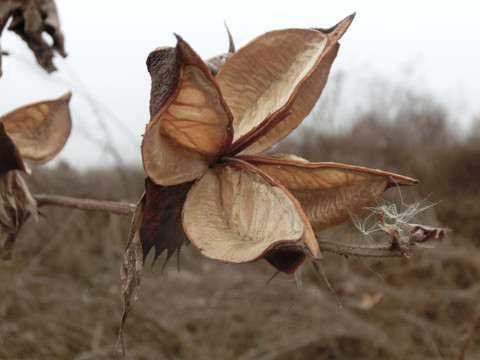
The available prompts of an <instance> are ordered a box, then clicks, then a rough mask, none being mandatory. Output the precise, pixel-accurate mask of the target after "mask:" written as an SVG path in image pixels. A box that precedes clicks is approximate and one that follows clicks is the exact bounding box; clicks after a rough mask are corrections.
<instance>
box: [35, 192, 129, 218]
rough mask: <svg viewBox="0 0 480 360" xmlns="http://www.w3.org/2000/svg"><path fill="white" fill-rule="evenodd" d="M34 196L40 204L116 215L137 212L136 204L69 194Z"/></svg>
mask: <svg viewBox="0 0 480 360" xmlns="http://www.w3.org/2000/svg"><path fill="white" fill-rule="evenodd" d="M33 198H34V199H35V200H36V201H37V205H38V206H45V205H53V206H62V207H68V208H73V209H81V210H87V211H103V212H108V213H111V214H116V215H126V216H131V215H133V213H134V212H135V207H136V205H135V204H128V203H122V202H117V201H108V200H93V199H78V198H73V197H69V196H60V195H46V194H35V195H33Z"/></svg>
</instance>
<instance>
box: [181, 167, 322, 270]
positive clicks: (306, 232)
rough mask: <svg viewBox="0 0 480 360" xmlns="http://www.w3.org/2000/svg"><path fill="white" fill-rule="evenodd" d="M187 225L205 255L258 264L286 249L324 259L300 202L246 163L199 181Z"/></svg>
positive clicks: (217, 170) (220, 169) (189, 205)
mask: <svg viewBox="0 0 480 360" xmlns="http://www.w3.org/2000/svg"><path fill="white" fill-rule="evenodd" d="M227 165H228V166H227ZM183 226H184V229H185V233H186V234H187V236H188V238H189V239H190V241H191V242H192V243H193V244H194V245H195V246H196V247H197V248H198V249H199V250H200V252H201V253H202V254H203V255H205V256H207V257H209V258H212V259H216V260H220V261H224V262H231V263H244V262H250V261H254V260H257V259H259V258H262V257H263V256H265V255H266V254H267V253H268V252H269V251H271V250H272V249H274V248H275V247H277V246H280V245H291V246H296V247H298V248H299V249H301V250H303V253H307V254H309V255H310V256H311V257H313V258H318V257H320V250H319V249H318V244H317V242H316V240H315V236H314V234H313V232H312V229H311V227H310V224H309V223H308V220H307V219H306V218H305V215H304V214H303V211H302V209H301V208H300V206H299V204H298V202H297V201H296V200H295V199H294V198H293V197H292V196H291V195H290V193H288V191H286V190H285V189H284V188H283V187H282V186H280V185H278V184H277V183H276V182H275V180H273V179H272V178H270V177H269V176H268V175H266V174H263V173H261V172H260V171H258V169H256V168H255V167H253V166H251V165H249V164H248V163H245V162H243V161H240V160H234V159H230V160H229V161H228V162H226V164H225V166H217V167H215V168H213V169H209V170H208V171H207V172H206V173H205V175H203V176H202V177H201V178H200V179H199V180H198V181H197V182H196V183H195V185H194V186H193V187H192V189H191V190H190V192H189V193H188V195H187V201H186V202H185V206H184V210H183Z"/></svg>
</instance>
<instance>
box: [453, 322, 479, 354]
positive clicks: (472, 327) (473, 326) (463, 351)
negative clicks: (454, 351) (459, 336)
mask: <svg viewBox="0 0 480 360" xmlns="http://www.w3.org/2000/svg"><path fill="white" fill-rule="evenodd" d="M479 325H480V313H478V314H477V315H475V317H474V318H473V320H472V322H471V323H470V328H469V329H468V333H467V336H466V337H465V339H464V340H463V343H462V347H461V348H460V355H458V360H463V359H465V354H466V352H467V347H468V343H469V342H470V339H471V338H472V335H473V332H474V331H475V329H476V328H477V327H478V326H479Z"/></svg>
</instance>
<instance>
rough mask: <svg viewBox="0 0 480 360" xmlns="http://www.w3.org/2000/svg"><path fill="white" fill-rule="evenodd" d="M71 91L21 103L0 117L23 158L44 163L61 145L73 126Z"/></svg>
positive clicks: (56, 152)
mask: <svg viewBox="0 0 480 360" xmlns="http://www.w3.org/2000/svg"><path fill="white" fill-rule="evenodd" d="M71 96H72V94H71V93H67V94H65V95H63V96H61V97H59V98H58V99H55V100H48V101H42V102H38V103H34V104H30V105H26V106H22V107H20V108H18V109H16V110H13V111H12V112H10V113H8V114H6V115H3V116H2V117H0V122H3V124H4V125H5V130H6V131H7V133H8V135H9V136H10V137H11V138H12V140H13V142H14V143H15V145H16V146H17V147H18V149H19V150H20V154H21V155H22V158H23V160H25V161H28V162H36V163H44V162H47V161H49V160H51V159H53V158H54V157H55V156H56V155H57V154H58V153H59V152H60V150H61V149H62V148H63V146H64V145H65V143H66V141H67V139H68V137H69V136H70V130H71V127H72V120H71V118H70V110H69V107H68V103H69V101H70V98H71Z"/></svg>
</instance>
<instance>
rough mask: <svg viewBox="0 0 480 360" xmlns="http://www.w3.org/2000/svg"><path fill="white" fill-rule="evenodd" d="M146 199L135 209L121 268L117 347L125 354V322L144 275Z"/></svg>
mask: <svg viewBox="0 0 480 360" xmlns="http://www.w3.org/2000/svg"><path fill="white" fill-rule="evenodd" d="M144 199H145V194H144V195H143V196H142V198H141V199H140V201H139V202H138V204H137V207H136V209H135V213H134V215H133V218H132V224H131V226H130V232H129V234H128V241H127V246H126V249H125V255H124V257H123V264H122V267H121V268H120V279H121V281H122V294H123V314H122V321H121V324H120V334H119V337H118V343H117V347H118V345H120V346H121V347H122V350H123V353H124V354H125V349H124V343H123V331H124V329H125V322H126V320H127V315H128V313H129V312H130V310H131V309H132V306H133V304H134V303H135V301H136V300H137V297H138V292H139V291H140V283H141V280H142V276H143V254H142V244H141V242H140V234H139V229H140V226H141V222H142V213H143V203H144Z"/></svg>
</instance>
